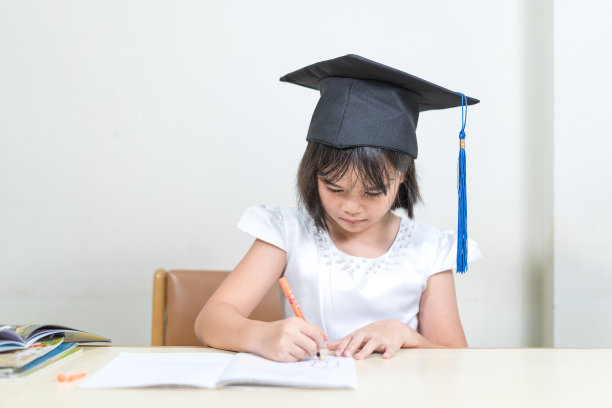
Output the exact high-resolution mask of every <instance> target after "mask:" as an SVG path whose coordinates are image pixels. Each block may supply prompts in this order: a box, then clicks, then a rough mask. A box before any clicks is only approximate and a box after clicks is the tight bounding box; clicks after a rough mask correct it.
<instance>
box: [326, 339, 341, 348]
mask: <svg viewBox="0 0 612 408" xmlns="http://www.w3.org/2000/svg"><path fill="white" fill-rule="evenodd" d="M340 340H341V339H338V340H334V341H332V342H330V343H327V344H326V345H325V347H327V349H328V350H335V349H336V348H337V347H338V344H340Z"/></svg>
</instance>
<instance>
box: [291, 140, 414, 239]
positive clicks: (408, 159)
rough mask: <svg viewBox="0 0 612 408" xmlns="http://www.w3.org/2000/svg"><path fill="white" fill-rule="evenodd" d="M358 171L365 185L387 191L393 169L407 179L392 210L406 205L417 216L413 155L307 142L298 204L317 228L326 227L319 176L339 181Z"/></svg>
mask: <svg viewBox="0 0 612 408" xmlns="http://www.w3.org/2000/svg"><path fill="white" fill-rule="evenodd" d="M353 169H354V170H355V172H356V175H357V177H358V178H359V180H360V181H361V182H362V184H363V185H364V186H367V187H368V188H372V189H376V190H380V191H382V192H383V193H384V194H387V188H386V185H387V183H388V181H389V179H390V178H392V177H393V175H392V174H391V173H392V172H395V171H399V172H400V173H402V174H403V176H404V178H403V180H402V183H401V184H400V186H399V189H398V192H397V196H396V197H395V200H394V201H393V204H392V205H391V209H392V210H395V209H397V208H403V209H404V210H406V212H407V213H408V217H410V218H414V210H413V207H414V205H415V204H416V203H417V202H419V201H420V200H421V195H420V193H419V185H418V182H417V178H416V169H415V166H414V158H413V157H412V156H410V155H409V154H407V153H402V152H398V151H395V150H388V149H383V148H379V147H368V146H357V147H348V148H345V149H339V148H335V147H332V146H327V145H324V144H322V143H317V142H308V146H307V147H306V151H305V152H304V156H303V157H302V161H301V162H300V167H299V169H298V174H297V188H298V196H299V204H300V206H301V207H302V208H304V209H305V210H306V211H307V212H308V213H309V214H310V216H311V217H312V218H313V220H314V222H315V225H316V227H317V228H319V229H322V230H327V223H326V222H325V210H324V209H323V204H322V203H321V198H320V197H319V189H318V176H322V177H325V179H326V180H329V181H331V182H332V183H333V182H336V181H338V180H340V179H341V178H342V177H344V175H345V174H346V173H347V172H348V171H352V170H353Z"/></svg>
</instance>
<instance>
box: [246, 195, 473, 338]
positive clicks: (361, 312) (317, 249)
mask: <svg viewBox="0 0 612 408" xmlns="http://www.w3.org/2000/svg"><path fill="white" fill-rule="evenodd" d="M238 227H239V228H240V229H241V230H243V231H244V232H246V233H248V234H250V235H252V236H253V237H255V238H259V239H261V240H262V241H266V242H268V243H270V244H272V245H274V246H277V247H278V248H280V249H282V250H283V251H285V252H286V253H287V267H286V269H285V273H284V276H285V277H286V278H287V280H288V281H289V284H290V285H291V288H292V289H293V292H294V294H295V296H296V298H297V299H298V302H299V303H300V307H301V308H302V311H303V312H304V316H305V317H306V320H308V322H310V323H314V324H318V325H320V326H321V327H323V329H324V330H325V332H326V333H327V334H328V335H329V336H330V341H333V340H336V339H338V338H341V337H344V336H346V335H347V334H349V333H350V332H352V331H354V330H356V329H358V328H360V327H363V326H365V325H367V324H369V323H372V322H375V321H377V320H381V319H396V320H399V321H402V322H404V323H407V324H408V325H410V327H412V328H413V329H415V330H416V328H417V326H418V313H419V300H420V298H421V294H422V293H423V291H424V290H425V287H426V285H427V279H428V278H429V277H430V276H431V275H433V274H435V273H438V272H442V271H446V270H449V269H453V268H455V266H456V256H457V255H456V252H457V249H456V248H457V246H456V245H457V244H456V242H457V236H456V233H454V232H451V231H440V230H438V229H436V228H434V227H431V226H429V225H425V224H421V223H418V222H415V221H413V220H410V219H409V218H406V217H402V218H401V222H400V227H399V231H398V233H397V236H396V237H395V240H394V241H393V244H392V245H391V247H390V248H389V250H388V251H387V252H386V253H385V254H384V255H382V256H380V257H378V258H374V259H372V258H360V257H356V256H351V255H347V254H345V253H343V252H341V251H340V250H338V249H337V248H336V246H335V245H334V243H333V241H332V240H331V238H330V236H329V234H328V233H327V232H325V231H319V230H317V229H316V227H315V225H314V221H313V219H312V218H311V217H310V216H309V215H308V214H306V213H304V212H301V211H298V210H295V209H290V210H281V209H280V208H278V207H274V206H271V205H258V206H254V207H250V208H248V209H247V210H246V211H245V212H244V214H243V216H242V218H241V219H240V222H239V223H238ZM480 257H481V254H480V250H479V249H478V245H477V244H476V243H475V242H474V241H472V240H471V239H470V240H469V241H468V262H472V261H475V260H476V259H479V258H480ZM283 311H284V314H285V316H293V311H292V310H291V306H290V305H289V302H287V301H286V300H285V301H284V302H283Z"/></svg>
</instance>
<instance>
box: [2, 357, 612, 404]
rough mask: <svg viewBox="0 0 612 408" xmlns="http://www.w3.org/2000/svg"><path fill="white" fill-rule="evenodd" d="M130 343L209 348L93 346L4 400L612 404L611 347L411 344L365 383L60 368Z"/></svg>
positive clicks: (367, 374) (364, 374)
mask: <svg viewBox="0 0 612 408" xmlns="http://www.w3.org/2000/svg"><path fill="white" fill-rule="evenodd" d="M121 351H129V352H160V353H168V352H175V353H181V352H204V353H205V352H210V351H218V350H214V349H208V348H190V347H108V346H106V347H104V346H103V347H84V350H83V352H82V353H81V354H79V355H77V356H74V357H73V358H70V359H67V360H66V361H61V362H60V363H58V364H57V365H55V366H53V367H49V368H47V369H45V370H42V371H41V372H37V373H33V374H32V375H31V376H30V377H28V378H24V379H21V380H15V381H9V382H7V381H1V382H0V401H2V406H3V407H18V408H29V407H60V406H61V407H105V408H108V407H116V406H133V407H140V406H142V407H146V408H149V407H151V408H152V407H164V408H168V407H180V408H185V407H191V406H193V407H196V406H197V407H245V408H251V407H266V408H270V407H283V408H286V407H288V406H290V407H291V408H294V407H308V408H321V407H326V406H330V407H331V406H333V407H335V408H342V407H351V408H352V407H369V408H378V407H385V408H386V406H397V405H399V404H402V406H411V407H438V406H439V407H451V406H452V407H470V408H475V407H487V408H489V407H492V406H493V407H504V406H508V407H566V406H567V407H570V406H571V407H575V406H576V405H578V406H585V407H587V406H588V407H589V408H591V407H612V349H536V348H530V349H459V350H457V349H454V350H449V349H439V350H435V349H411V350H401V351H400V352H399V353H398V354H396V355H395V356H394V357H393V358H391V359H389V360H384V359H383V358H382V357H381V356H380V355H378V354H377V355H373V356H371V357H370V358H368V359H365V360H362V361H356V366H357V389H356V390H308V389H293V388H276V387H252V388H245V387H242V388H238V389H232V388H221V389H216V390H205V389H188V388H170V389H169V388H166V389H104V390H94V389H79V388H77V385H78V382H74V383H59V382H57V381H56V379H55V376H56V374H57V373H58V372H59V371H87V372H88V373H89V374H90V375H91V374H93V373H94V372H95V371H97V370H98V369H100V368H102V367H103V366H104V365H105V364H106V363H108V362H109V361H110V360H111V359H112V358H113V357H115V356H116V355H117V354H118V353H119V352H121Z"/></svg>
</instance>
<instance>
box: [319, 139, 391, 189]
mask: <svg viewBox="0 0 612 408" xmlns="http://www.w3.org/2000/svg"><path fill="white" fill-rule="evenodd" d="M318 146H319V148H318V149H319V150H320V151H319V152H317V154H315V157H316V158H317V160H316V161H317V162H318V163H316V164H315V166H316V168H317V172H318V175H319V176H320V177H321V178H322V179H323V180H324V181H326V182H330V183H336V182H337V181H339V180H341V179H342V178H343V177H345V176H347V175H348V176H349V177H350V176H354V177H355V182H356V183H357V182H360V183H361V184H362V186H363V187H364V189H366V190H374V191H381V192H382V193H383V194H387V187H388V185H389V182H390V181H391V179H393V178H394V177H395V175H394V174H393V173H395V171H401V170H402V169H398V168H397V167H396V166H395V164H396V163H393V162H392V160H389V158H388V157H386V156H387V152H389V151H385V150H383V149H379V148H375V147H368V146H358V147H353V148H347V149H336V148H332V147H329V146H326V145H323V144H318ZM391 153H392V152H391ZM394 170H395V171H394Z"/></svg>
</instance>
